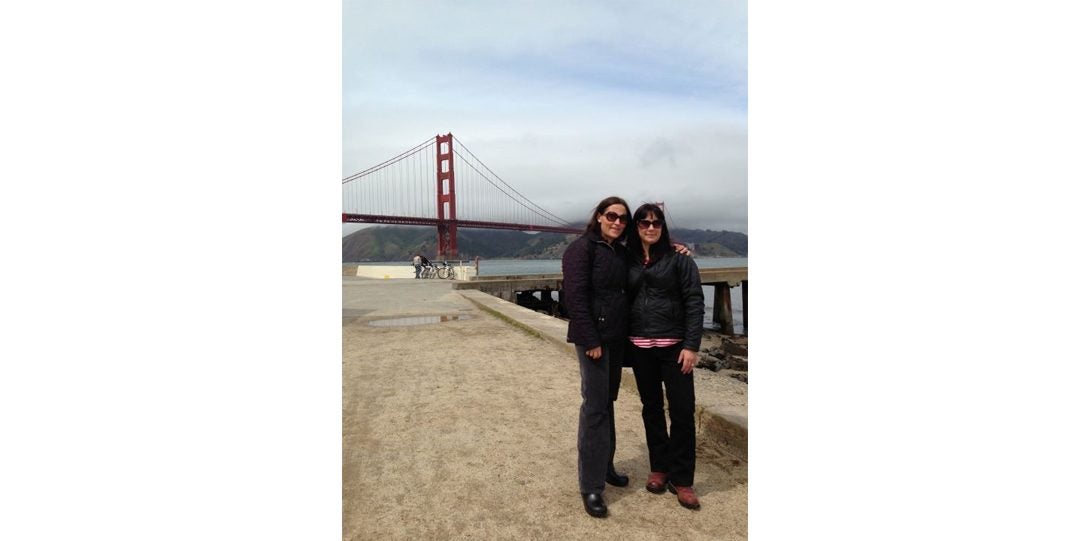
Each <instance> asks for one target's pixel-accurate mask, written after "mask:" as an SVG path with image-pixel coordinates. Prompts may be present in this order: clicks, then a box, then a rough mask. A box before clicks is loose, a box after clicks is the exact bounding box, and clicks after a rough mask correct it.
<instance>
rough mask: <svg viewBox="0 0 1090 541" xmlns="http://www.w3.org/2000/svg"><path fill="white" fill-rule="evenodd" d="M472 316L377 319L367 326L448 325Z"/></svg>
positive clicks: (369, 322)
mask: <svg viewBox="0 0 1090 541" xmlns="http://www.w3.org/2000/svg"><path fill="white" fill-rule="evenodd" d="M470 318H471V316H465V315H461V316H417V317H399V318H394V319H376V320H375V321H368V322H367V324H368V325H370V326H371V327H407V326H410V325H431V324H433V323H446V322H447V321H464V320H467V319H470Z"/></svg>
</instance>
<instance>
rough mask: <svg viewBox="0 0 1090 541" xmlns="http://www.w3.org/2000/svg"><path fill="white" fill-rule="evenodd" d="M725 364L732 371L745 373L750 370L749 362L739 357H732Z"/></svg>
mask: <svg viewBox="0 0 1090 541" xmlns="http://www.w3.org/2000/svg"><path fill="white" fill-rule="evenodd" d="M723 364H724V366H725V367H726V368H730V369H731V370H741V371H743V372H745V371H747V370H749V360H748V359H746V358H745V357H739V356H738V355H731V356H730V358H729V359H726V360H725V361H723Z"/></svg>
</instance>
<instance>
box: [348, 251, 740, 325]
mask: <svg viewBox="0 0 1090 541" xmlns="http://www.w3.org/2000/svg"><path fill="white" fill-rule="evenodd" d="M748 261H749V258H746V257H698V258H696V265H697V266H698V267H700V268H702V269H718V268H731V267H746V266H748ZM346 264H352V265H401V264H404V265H409V263H408V262H404V261H394V262H385V263H346ZM451 264H452V265H455V266H457V265H458V263H457V262H455V261H452V262H451ZM462 264H463V265H465V266H467V267H468V266H472V265H473V262H472V261H463V262H462ZM410 266H411V265H410ZM560 271H561V268H560V260H559V259H482V260H481V266H480V275H479V276H482V277H483V276H510V275H515V274H559V273H560ZM703 289H704V328H706V329H717V328H718V325H716V324H715V323H714V322H712V300H713V298H714V297H713V295H714V293H715V288H714V287H712V286H704V288H703ZM553 300H557V295H556V292H553ZM730 306H731V314H732V317H733V319H734V332H735V333H737V334H742V288H741V287H732V288H730Z"/></svg>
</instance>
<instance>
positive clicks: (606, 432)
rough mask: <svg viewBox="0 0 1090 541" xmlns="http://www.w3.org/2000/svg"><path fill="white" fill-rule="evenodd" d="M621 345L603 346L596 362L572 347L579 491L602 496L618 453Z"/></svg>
mask: <svg viewBox="0 0 1090 541" xmlns="http://www.w3.org/2000/svg"><path fill="white" fill-rule="evenodd" d="M624 351H625V346H624V342H617V343H615V344H605V345H603V346H602V356H601V357H599V358H598V359H596V360H595V359H590V358H588V357H587V350H586V348H584V347H581V346H575V353H576V356H577V357H579V375H580V379H581V380H582V384H581V385H580V388H581V392H582V395H583V405H582V406H581V407H580V408H579V441H578V449H579V491H580V492H582V493H583V494H590V493H592V492H602V490H603V489H605V487H606V468H608V467H609V465H610V464H612V463H613V453H614V452H616V450H617V427H616V424H615V422H614V418H613V401H614V400H617V392H618V391H619V390H620V388H621V363H622V361H623V360H624V359H623V356H624Z"/></svg>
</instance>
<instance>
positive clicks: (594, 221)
mask: <svg viewBox="0 0 1090 541" xmlns="http://www.w3.org/2000/svg"><path fill="white" fill-rule="evenodd" d="M610 205H624V217H625V218H626V219H627V220H628V221H627V222H625V224H626V225H625V227H626V229H625V231H626V232H628V231H631V230H632V229H633V227H632V214H631V213H630V212H629V211H628V209H629V206H628V203H627V202H625V200H624V199H621V198H620V197H617V196H615V195H614V196H611V197H607V198H605V199H603V200H602V201H601V202H599V203H598V206H597V207H594V212H592V213H590V221H588V222H587V228H586V230H585V231H584V233H590V232H592V231H598V227H599V225H598V216H601V215H602V214H605V212H606V209H607V208H609V207H610ZM621 238H622V239H623V238H624V234H622V235H621Z"/></svg>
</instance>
